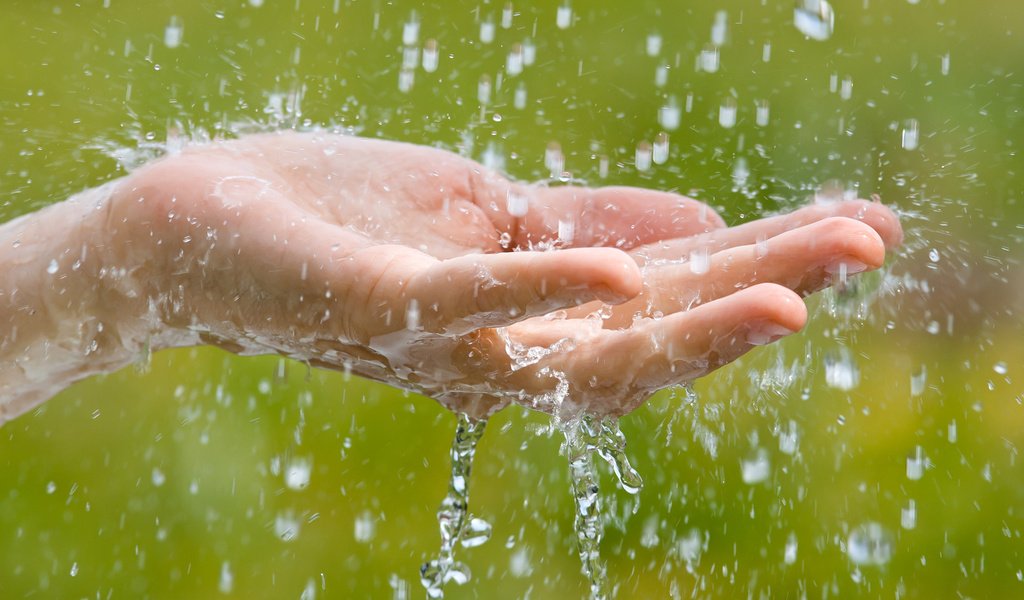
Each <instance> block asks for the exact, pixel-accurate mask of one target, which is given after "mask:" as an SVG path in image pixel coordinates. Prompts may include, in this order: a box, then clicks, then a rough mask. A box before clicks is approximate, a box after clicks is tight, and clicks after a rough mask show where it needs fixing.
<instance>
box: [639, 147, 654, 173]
mask: <svg viewBox="0 0 1024 600" xmlns="http://www.w3.org/2000/svg"><path fill="white" fill-rule="evenodd" d="M652 153H653V149H652V148H651V143H650V142H648V141H646V140H645V141H641V142H640V143H639V144H637V145H636V170H637V171H640V172H644V171H648V170H650V168H651V158H652V156H651V155H652Z"/></svg>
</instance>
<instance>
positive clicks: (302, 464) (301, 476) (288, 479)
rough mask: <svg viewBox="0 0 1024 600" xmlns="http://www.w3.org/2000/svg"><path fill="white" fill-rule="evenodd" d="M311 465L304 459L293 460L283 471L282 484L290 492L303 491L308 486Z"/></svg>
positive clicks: (311, 469)
mask: <svg viewBox="0 0 1024 600" xmlns="http://www.w3.org/2000/svg"><path fill="white" fill-rule="evenodd" d="M312 471H313V465H312V463H310V461H309V460H308V459H306V458H293V459H291V460H290V461H288V466H287V467H285V470H284V484H285V485H286V486H287V487H288V489H291V490H296V491H299V490H304V489H306V488H307V487H308V486H309V478H310V474H311V473H312Z"/></svg>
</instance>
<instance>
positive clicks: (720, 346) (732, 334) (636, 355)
mask: <svg viewBox="0 0 1024 600" xmlns="http://www.w3.org/2000/svg"><path fill="white" fill-rule="evenodd" d="M806 320H807V309H806V307H805V306H804V303H803V301H802V300H801V299H800V297H799V296H797V295H796V294H795V293H794V292H793V291H791V290H789V289H787V288H784V287H782V286H778V285H774V284H761V285H756V286H754V287H751V288H748V289H745V290H742V291H740V292H737V293H735V294H732V295H729V296H727V297H725V298H722V299H720V300H717V301H715V302H710V303H708V304H705V305H702V306H700V307H698V308H695V309H693V310H689V311H686V312H680V313H675V314H673V315H670V316H668V317H665V318H663V319H649V320H645V321H643V322H641V323H638V324H636V325H635V326H633V327H631V328H630V329H626V330H603V331H601V332H599V333H596V334H594V335H591V336H589V337H584V338H582V339H578V340H577V342H576V346H575V348H573V349H572V350H571V351H569V352H562V353H553V354H552V355H551V356H550V357H549V358H548V359H546V360H543V361H541V362H539V363H538V364H537V365H533V366H531V367H528V368H526V369H523V370H522V371H521V372H520V374H519V379H518V380H517V381H516V383H517V384H518V385H521V386H523V389H526V390H533V391H535V392H538V393H542V392H543V390H544V389H547V388H550V387H551V386H552V385H553V381H557V380H558V375H551V373H552V372H555V373H558V374H561V376H562V377H564V379H565V380H566V381H568V382H570V387H571V388H572V389H571V391H570V393H571V394H572V395H573V396H575V398H574V401H575V402H578V403H583V404H585V405H588V406H589V407H590V408H592V409H594V410H597V411H598V412H610V413H617V414H621V413H622V412H628V410H629V409H631V408H633V407H623V406H621V405H620V401H621V399H622V398H636V397H642V396H644V395H645V394H647V393H650V392H653V391H655V390H657V389H660V388H662V387H666V386H669V385H673V384H677V383H680V382H685V381H690V380H693V379H695V378H698V377H701V376H703V375H706V374H708V373H710V372H711V371H713V370H715V369H717V368H718V367H721V366H722V365H725V364H727V363H729V362H732V361H734V360H736V359H737V358H739V357H740V356H742V355H743V354H745V353H746V352H748V351H749V350H751V349H752V348H754V347H756V346H759V345H764V344H766V343H770V342H773V341H775V340H777V339H779V338H781V337H783V336H785V335H788V334H790V333H793V332H795V331H798V330H800V329H801V328H802V327H803V325H804V323H805V322H806ZM518 329H519V331H517V332H516V333H517V336H518V338H519V340H520V341H521V342H522V343H524V344H537V345H548V346H550V345H551V344H552V343H553V341H554V340H551V339H550V337H548V336H549V335H550V334H549V333H547V332H545V331H543V328H531V329H532V330H530V331H522V330H523V329H526V328H524V327H521V328H518ZM624 408H625V410H624Z"/></svg>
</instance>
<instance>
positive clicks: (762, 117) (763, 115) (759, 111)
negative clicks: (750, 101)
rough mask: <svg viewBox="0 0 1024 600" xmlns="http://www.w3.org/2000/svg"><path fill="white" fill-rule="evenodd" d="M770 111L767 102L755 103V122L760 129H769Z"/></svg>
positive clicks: (756, 101) (758, 101) (757, 101)
mask: <svg viewBox="0 0 1024 600" xmlns="http://www.w3.org/2000/svg"><path fill="white" fill-rule="evenodd" d="M769 111H770V109H769V106H768V101H767V100H755V101H754V122H755V123H756V124H757V126H758V127H767V126H768V119H769V117H770V112H769Z"/></svg>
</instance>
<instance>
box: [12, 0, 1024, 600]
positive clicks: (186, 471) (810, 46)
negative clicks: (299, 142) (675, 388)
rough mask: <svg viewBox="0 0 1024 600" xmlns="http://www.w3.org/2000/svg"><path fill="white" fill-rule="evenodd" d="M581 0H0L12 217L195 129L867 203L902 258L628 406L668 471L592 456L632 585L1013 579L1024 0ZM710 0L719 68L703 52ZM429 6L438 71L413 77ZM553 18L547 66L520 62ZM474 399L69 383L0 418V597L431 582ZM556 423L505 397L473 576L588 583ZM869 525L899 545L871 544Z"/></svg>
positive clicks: (264, 375) (1021, 554)
mask: <svg viewBox="0 0 1024 600" xmlns="http://www.w3.org/2000/svg"><path fill="white" fill-rule="evenodd" d="M559 4H560V3H558V2H553V1H552V2H522V1H515V2H514V3H513V8H514V17H513V20H512V24H511V27H510V28H507V29H506V28H505V27H504V26H503V24H502V22H501V21H502V12H503V9H504V8H505V3H504V2H503V1H500V0H492V1H490V2H487V1H484V0H479V1H476V2H462V1H446V2H440V1H434V2H401V1H384V0H367V1H358V0H337V1H335V0H321V1H313V0H263V1H259V0H178V1H174V2H171V1H156V0H153V1H149V0H145V1H144V0H134V1H128V0H80V1H78V2H72V1H64V0H2V1H0V59H2V64H3V68H2V69H0V220H3V221H6V220H8V219H10V218H13V217H15V216H17V215H19V214H23V213H26V212H29V211H31V210H34V209H37V208H39V207H42V206H45V205H47V204H50V203H53V202H57V201H59V200H61V199H63V198H66V197H67V196H68V195H70V194H72V193H74V192H76V191H78V190H81V189H83V188H84V187H87V186H92V185H95V184H97V183H99V182H102V181H106V180H109V179H111V178H113V177H117V176H119V175H122V174H123V173H125V172H126V171H125V169H126V168H130V167H131V166H132V165H135V164H138V163H139V162H140V161H142V160H144V159H146V158H147V157H152V156H156V155H158V154H159V153H160V152H161V150H160V149H161V147H162V146H163V145H164V144H165V142H167V141H168V140H170V141H171V142H173V143H177V141H178V140H180V139H182V138H191V137H195V138H200V139H201V138H205V137H216V136H229V137H230V136H234V135H237V134H239V133H240V132H244V131H253V130H267V129H277V128H282V127H295V128H300V129H308V128H313V127H323V128H331V129H338V130H344V131H350V132H354V133H357V134H359V135H364V136H371V137H385V138H390V139H399V140H406V141H411V142H417V143H423V144H431V145H437V146H439V147H443V148H447V149H450V150H453V151H456V152H461V153H464V154H467V155H469V156H472V157H474V158H476V159H478V160H480V159H483V158H484V157H485V155H490V157H491V158H492V159H494V158H495V157H500V158H501V159H503V160H504V169H505V170H506V171H507V172H508V173H510V174H511V175H512V176H514V177H518V178H522V179H526V180H540V179H544V178H545V177H547V176H548V172H547V170H546V169H545V167H544V160H543V158H544V150H545V148H546V147H547V145H548V144H549V143H550V142H552V141H556V142H558V143H559V144H560V145H561V148H562V150H563V152H564V153H565V156H566V169H567V170H568V171H570V172H571V173H572V176H573V177H575V178H577V179H580V180H581V181H583V182H586V183H590V184H629V185H641V186H645V187H652V188H659V189H671V190H678V191H681V192H684V193H688V194H691V195H693V196H695V197H697V198H700V199H702V200H704V201H706V202H709V203H710V204H711V205H713V206H714V207H716V208H717V209H718V210H719V211H720V212H721V213H722V214H723V215H724V216H725V217H726V219H727V220H728V221H730V222H733V223H735V222H741V221H745V220H749V219H751V218H754V217H757V216H759V215H762V214H767V213H771V212H776V211H780V210H787V209H791V208H793V207H795V206H798V205H800V204H802V203H804V202H806V201H807V199H808V196H809V195H810V194H812V193H813V191H814V190H815V189H816V188H818V187H819V186H821V185H822V184H823V183H824V182H826V181H828V180H833V179H838V180H840V181H841V182H843V186H844V187H846V188H848V189H855V190H858V192H859V194H860V195H861V196H867V195H869V194H872V193H878V194H880V195H881V196H882V197H883V198H884V199H885V200H886V201H887V202H888V203H889V204H890V205H892V206H894V207H895V208H896V209H897V210H899V211H900V212H901V214H902V215H903V218H904V223H905V227H906V229H907V243H906V246H905V247H904V248H903V249H902V250H901V251H900V252H899V253H898V254H897V256H896V257H895V258H894V259H893V260H892V261H891V264H890V266H889V268H888V269H887V270H886V272H885V273H884V274H883V275H872V276H870V277H866V278H864V280H863V281H861V282H859V284H860V285H859V286H858V289H856V290H854V291H853V292H851V293H848V294H846V295H843V296H837V295H834V294H833V295H830V296H827V297H819V298H814V299H811V300H809V305H810V308H811V312H812V324H811V325H810V326H809V327H808V330H807V331H806V332H805V333H803V334H801V335H799V336H794V337H793V338H791V339H788V340H786V341H785V342H783V343H782V344H779V345H776V346H774V347H772V348H766V349H761V350H760V351H758V352H755V353H753V354H752V355H750V356H748V357H747V358H745V359H743V360H741V361H740V362H739V363H737V364H735V365H732V366H731V367H728V368H726V369H724V370H722V371H721V372H719V373H717V374H715V375H714V376H712V377H709V378H706V379H704V380H701V381H699V382H697V385H696V390H697V398H696V399H695V400H694V399H687V398H686V397H685V395H683V394H678V393H667V392H666V393H663V394H660V395H659V396H657V397H656V398H655V399H653V400H652V401H651V402H650V403H649V404H648V405H647V406H645V407H644V408H642V409H640V410H638V411H637V412H635V413H634V414H632V415H630V416H628V417H626V418H624V419H623V421H622V427H623V429H624V430H625V432H626V434H627V437H628V440H629V448H628V453H629V454H630V456H631V457H632V459H633V462H634V464H635V466H636V467H637V468H638V469H639V471H640V472H641V474H643V475H644V477H645V480H646V487H645V488H644V489H643V491H642V492H641V493H640V494H639V496H638V497H636V498H634V497H631V496H628V495H626V494H624V493H623V492H621V491H619V490H617V489H615V486H614V480H613V478H612V477H611V476H610V475H609V474H608V473H607V472H605V474H604V476H603V477H604V478H603V480H602V481H603V484H604V490H605V492H606V495H607V497H606V504H605V509H606V512H607V513H608V515H609V519H608V524H607V535H606V538H605V541H604V544H603V546H602V551H603V553H604V555H605V556H606V557H607V560H608V563H609V572H610V577H611V579H612V581H613V582H615V583H616V585H617V586H618V596H619V597H623V598H627V597H710V598H716V597H721V598H732V597H803V596H807V597H813V598H824V597H853V596H864V597H898V598H899V597H907V598H946V597H981V598H985V597H987V598H1009V597H1022V596H1024V540H1022V539H1021V531H1022V529H1024V466H1022V460H1024V459H1022V458H1021V457H1020V456H1019V451H1020V449H1021V446H1022V444H1024V433H1022V429H1024V406H1022V403H1024V387H1022V385H1021V383H1020V381H1021V379H1022V378H1024V373H1022V366H1021V363H1022V355H1024V345H1022V344H1021V341H1020V340H1021V339H1022V334H1024V325H1022V316H1021V315H1022V314H1024V312H1022V308H1024V306H1022V304H1024V302H1022V297H1024V274H1022V269H1021V267H1020V264H1019V263H1020V256H1021V250H1022V244H1021V236H1022V235H1024V230H1022V229H1024V226H1022V225H1021V223H1024V218H1022V217H1024V208H1022V202H1021V196H1022V186H1024V179H1022V173H1021V171H1022V169H1024V161H1022V159H1021V157H1020V151H1021V150H1020V145H1021V143H1022V140H1024V115H1022V106H1024V73H1021V71H1022V69H1024V4H1022V3H1019V2H1012V1H1006V2H1000V1H996V0H982V1H978V0H945V1H941V0H920V1H919V2H918V1H916V0H915V1H914V2H909V1H907V0H885V1H883V0H835V2H834V3H833V5H834V8H835V14H836V24H835V32H834V35H832V37H831V39H829V40H827V41H823V42H816V41H812V40H809V39H807V38H805V37H804V36H803V35H802V34H801V33H800V32H799V31H797V30H796V28H795V27H794V26H793V4H792V3H791V2H790V1H789V0H750V1H747V2H741V1H700V2H697V1H694V2H671V3H669V2H656V1H653V0H638V1H635V2H618V1H611V0H589V1H583V0H576V1H575V2H574V3H573V5H572V10H573V22H572V24H571V27H569V28H568V29H564V30H563V29H560V28H558V27H557V26H556V9H557V7H558V6H559ZM718 11H726V16H725V21H724V22H725V23H726V24H727V27H726V28H727V39H726V40H725V43H724V44H723V45H722V46H721V48H720V49H719V52H720V61H721V66H720V69H719V70H718V71H717V72H714V73H709V72H702V71H698V70H697V69H696V68H695V64H696V61H697V58H698V55H699V54H700V52H701V49H702V48H704V47H705V45H706V44H708V43H709V42H710V40H711V35H712V26H713V24H714V23H715V22H716V13H717V12H718ZM414 14H415V17H413V15H414ZM411 18H415V19H416V20H418V21H419V22H420V30H419V36H418V39H417V40H416V44H415V46H416V47H417V48H420V49H422V47H423V45H424V42H425V40H427V39H436V40H437V44H438V47H439V48H440V61H439V67H438V69H437V71H436V72H434V73H427V72H425V71H424V70H423V69H422V68H421V67H419V66H417V67H416V68H415V69H414V70H413V71H412V72H413V76H414V83H413V86H412V88H411V89H410V90H409V91H408V92H405V93H403V92H401V91H399V78H400V71H401V69H402V60H403V40H402V32H403V24H404V23H406V22H408V21H409V20H410V19H411ZM486 22H492V23H493V24H494V29H495V35H494V40H493V42H491V43H482V42H481V38H480V32H481V23H486ZM172 24H173V25H180V26H181V27H182V30H181V37H180V44H178V45H176V44H175V43H174V42H175V39H174V37H175V35H174V34H175V31H171V38H170V40H168V38H167V31H166V30H167V28H168V26H170V25H172ZM651 34H657V35H660V36H661V40H662V47H661V50H660V54H659V55H658V56H654V57H652V56H649V55H648V53H647V52H646V47H647V38H648V36H649V35H651ZM527 38H529V39H531V40H532V42H533V44H535V47H536V62H535V63H534V64H533V65H531V66H528V67H527V68H526V69H525V71H524V72H523V73H522V74H520V75H518V76H515V77H513V76H510V75H509V74H507V73H505V72H504V70H505V63H506V57H507V55H508V54H509V52H510V51H511V50H512V48H513V45H514V44H517V43H523V41H524V40H526V39H527ZM168 41H170V42H171V43H170V45H168V43H167V42H168ZM766 45H770V51H766V49H765V46H766ZM174 46H176V47H174ZM766 54H770V56H769V57H768V60H767V61H765V60H764V59H765V57H766ZM659 65H660V66H663V67H665V68H667V74H668V77H667V81H666V83H665V85H664V86H660V87H659V86H658V85H656V76H655V74H656V71H657V69H658V68H659ZM483 75H487V76H489V77H490V78H491V82H492V86H493V92H492V95H491V98H490V101H489V103H488V105H487V106H484V107H482V106H481V103H480V102H479V99H478V85H479V81H480V78H481V76H483ZM844 80H849V82H851V83H852V88H851V91H852V93H849V94H843V93H842V87H843V83H842V82H843V81H844ZM833 82H834V83H835V87H837V88H838V89H837V90H836V91H833V90H832V89H831V88H832V87H833ZM520 84H521V85H522V86H523V87H524V88H525V90H526V93H527V98H528V101H527V104H526V106H525V107H523V108H522V109H517V108H516V107H515V106H514V105H513V98H514V90H515V89H516V87H517V86H519V85H520ZM670 96H673V97H675V99H676V101H677V102H678V103H679V105H680V106H685V105H686V104H687V103H689V104H690V107H691V109H690V110H689V111H688V112H687V111H685V110H684V112H683V114H682V119H681V126H680V127H679V129H678V130H675V131H671V132H670V135H671V156H670V159H669V161H668V163H666V164H665V165H660V166H655V167H654V168H653V169H651V170H650V171H649V172H646V173H638V172H637V170H636V169H635V167H634V164H633V163H634V150H635V148H636V145H637V143H638V142H640V141H641V140H648V141H650V140H653V138H654V136H655V135H656V134H657V133H658V132H659V131H661V126H660V125H659V124H658V111H659V108H660V107H661V106H663V105H664V104H665V103H666V102H668V99H669V97H670ZM844 96H848V97H844ZM688 98H689V101H688V100H687V99H688ZM728 98H732V99H733V100H734V101H735V103H736V106H737V108H738V121H737V123H736V125H735V126H734V127H731V128H726V127H723V126H722V125H721V124H720V123H719V107H720V106H721V105H722V103H723V102H727V99H728ZM759 100H762V101H767V102H768V103H769V105H770V114H771V117H770V121H769V123H768V124H767V125H766V126H757V124H756V123H755V111H754V107H755V101H759ZM911 119H913V120H916V121H917V123H918V124H919V132H920V138H919V145H918V147H916V148H913V149H910V148H905V147H902V146H904V145H905V144H902V143H901V141H902V135H903V133H902V132H903V130H904V129H905V128H906V127H907V126H908V121H909V120H911ZM911 146H912V145H911ZM601 155H606V156H608V157H609V158H610V161H611V168H610V169H609V173H608V174H607V177H606V178H604V179H601V178H599V175H598V164H599V159H598V157H600V156H601ZM454 423H455V419H454V417H453V416H452V415H451V414H448V413H446V412H445V411H444V410H442V409H441V408H440V407H439V406H438V405H437V404H435V403H434V402H433V401H432V400H429V399H426V398H422V397H416V396H410V395H407V394H403V393H401V392H397V391H395V390H392V389H390V388H387V387H385V386H381V385H377V384H373V383H369V382H365V381H361V380H358V379H352V380H349V381H346V380H345V379H344V378H343V376H342V375H341V374H338V373H331V372H325V371H318V370H309V369H307V368H306V366H304V365H302V364H299V363H294V362H289V361H286V360H281V359H278V358H276V357H266V358H246V359H242V358H237V357H234V356H230V355H227V354H225V353H222V352H220V351H216V350H211V349H185V350H179V351H170V352H163V353H160V354H157V355H155V356H154V357H152V360H151V362H150V364H149V366H148V367H145V368H140V369H131V368H130V369H126V370H124V371H122V372H119V373H115V374H112V375H109V376H106V377H98V378H94V379H92V380H89V381H86V382H83V383H80V384H78V385H76V386H73V387H72V388H70V389H68V390H66V391H65V392H64V393H62V394H60V395H59V396H58V397H56V398H54V399H53V400H51V401H50V402H48V403H47V404H45V405H43V406H41V407H40V408H39V409H38V410H36V411H34V412H32V413H30V414H27V415H25V416H23V417H21V418H19V419H17V420H15V421H13V422H11V423H9V424H7V425H5V426H4V427H3V428H2V429H0V531H2V532H3V533H2V535H0V597H2V598H22V597H36V598H126V597H127V598H185V597H188V598H218V597H224V596H225V595H226V596H234V597H244V598H298V597H300V596H301V595H302V594H306V596H304V597H306V598H312V597H316V598H363V597H372V598H391V597H396V598H404V597H422V595H423V591H422V589H421V588H420V586H419V582H418V568H419V565H420V563H421V562H423V561H424V560H425V559H427V558H429V557H430V556H432V555H433V554H434V553H436V552H437V547H438V543H439V537H438V532H437V525H436V521H435V517H434V513H435V511H436V509H437V505H438V503H439V501H440V499H441V498H442V496H443V494H444V491H445V488H446V485H447V474H448V464H447V450H448V446H449V444H450V439H451V435H452V433H453V430H454ZM559 441H560V434H558V433H557V432H552V431H551V430H550V428H548V419H547V418H546V417H544V416H542V415H536V414H528V413H527V412H525V411H523V410H520V409H510V410H506V411H504V412H503V413H501V414H499V415H498V416H497V417H495V418H494V419H492V422H491V423H490V424H489V426H488V431H487V434H486V435H485V437H484V439H483V441H482V442H481V446H480V449H479V452H478V455H477V462H476V468H475V472H474V477H473V480H472V482H471V495H472V507H471V510H472V512H474V513H476V514H477V515H480V516H482V517H484V518H487V519H489V520H490V521H491V522H492V523H493V525H494V536H493V538H492V540H491V541H490V542H488V543H487V544H486V545H484V546H481V547H479V548H473V549H469V550H460V551H459V552H458V556H459V557H460V558H461V559H463V560H465V561H466V562H467V563H468V565H469V566H470V568H471V569H472V572H473V579H472V580H471V581H470V582H469V583H468V584H467V585H465V586H462V587H458V588H455V587H453V588H450V589H449V590H448V595H449V597H452V598H462V597H485V598H524V597H530V598H563V597H582V596H583V595H584V594H585V591H586V590H585V584H584V581H583V578H582V576H581V575H580V574H579V564H578V559H577V556H576V553H575V547H574V535H573V532H572V502H571V497H570V493H569V484H568V481H567V467H566V464H565V460H564V458H563V457H562V456H560V455H559V453H558V450H559ZM918 449H919V450H918ZM918 452H920V456H921V462H922V463H923V465H924V467H925V468H924V472H923V475H922V476H921V477H920V478H919V479H913V478H908V475H907V471H908V466H907V465H908V457H909V458H910V461H911V463H912V467H913V463H914V461H915V460H916V457H917V456H918V454H917V453H918ZM744 464H746V469H744ZM307 468H308V469H309V480H308V484H307V483H306V482H305V481H304V480H305V478H304V477H303V473H304V472H305V470H306V469H307ZM765 468H767V470H765ZM745 470H746V473H747V477H746V479H747V480H748V481H750V483H745V482H744V479H745V477H744V472H745ZM911 470H912V469H911ZM758 471H760V473H758ZM289 473H290V474H291V480H290V483H291V485H289ZM295 488H298V489H295ZM911 507H912V508H911ZM911 512H912V513H913V517H914V518H913V519H911V518H910V516H911ZM911 521H913V522H911ZM876 525H877V527H876ZM868 530H871V531H874V532H876V533H877V532H880V533H879V534H878V536H879V538H880V540H881V543H882V545H883V546H888V547H891V559H889V560H888V561H885V564H881V565H870V564H859V563H858V562H857V561H855V560H854V558H856V551H854V552H852V553H851V551H850V548H849V545H850V544H849V542H850V541H851V538H857V537H858V536H859V535H860V534H861V533H862V532H864V531H868ZM855 541H856V540H855ZM787 548H788V550H787ZM851 554H852V556H851Z"/></svg>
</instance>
